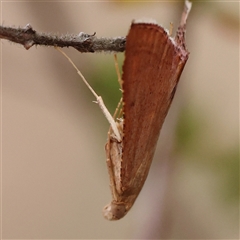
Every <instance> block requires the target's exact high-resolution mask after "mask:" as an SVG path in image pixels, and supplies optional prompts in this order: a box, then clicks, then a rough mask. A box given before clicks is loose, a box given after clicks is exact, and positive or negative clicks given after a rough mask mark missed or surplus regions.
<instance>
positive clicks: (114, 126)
mask: <svg viewBox="0 0 240 240" xmlns="http://www.w3.org/2000/svg"><path fill="white" fill-rule="evenodd" d="M55 49H57V50H58V51H59V52H60V53H62V54H63V56H64V57H66V58H67V60H68V61H69V62H70V63H71V64H72V66H73V67H74V68H75V69H76V70H77V73H78V75H79V76H80V77H81V79H82V80H83V82H84V83H85V84H86V85H87V87H88V88H89V90H90V91H91V92H92V94H93V95H94V96H95V98H96V100H97V103H98V105H99V107H100V109H101V110H102V112H103V114H104V115H105V117H106V118H107V120H108V122H109V123H110V125H111V127H112V130H113V132H114V134H115V135H116V138H117V140H118V141H119V142H120V141H121V140H122V138H121V135H120V133H119V130H118V128H117V124H116V122H115V120H114V119H113V117H112V115H111V114H110V112H109V111H108V109H107V107H106V106H105V104H104V102H103V100H102V97H101V96H98V95H97V94H96V92H95V91H94V90H93V88H92V87H91V86H90V84H89V83H88V82H87V80H86V79H85V77H84V76H83V75H82V73H81V72H80V71H79V69H78V68H77V66H76V65H75V64H74V63H73V61H72V60H71V59H70V57H68V55H67V54H66V53H65V52H63V51H62V50H61V49H60V48H59V47H56V46H55Z"/></svg>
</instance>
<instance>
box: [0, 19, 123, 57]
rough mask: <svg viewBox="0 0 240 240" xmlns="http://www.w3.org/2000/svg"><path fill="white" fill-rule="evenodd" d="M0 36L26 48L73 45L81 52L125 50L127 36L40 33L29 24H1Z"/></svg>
mask: <svg viewBox="0 0 240 240" xmlns="http://www.w3.org/2000/svg"><path fill="white" fill-rule="evenodd" d="M0 38H2V39H7V40H9V41H11V42H15V43H19V44H22V45H23V46H24V47H25V48H26V49H29V48H30V47H32V46H33V45H44V46H58V47H73V48H75V49H77V50H78V51H79V52H92V53H93V52H101V51H104V52H109V51H111V52H123V51H124V50H125V43H126V38H125V37H116V38H97V37H96V36H95V33H94V34H92V35H90V34H86V33H83V32H81V33H79V34H78V35H73V34H66V35H60V36H59V35H53V34H50V33H38V32H36V31H35V30H33V28H32V27H31V25H30V24H27V25H26V26H25V27H24V28H13V27H4V26H0Z"/></svg>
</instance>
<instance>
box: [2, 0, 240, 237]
mask: <svg viewBox="0 0 240 240" xmlns="http://www.w3.org/2000/svg"><path fill="white" fill-rule="evenodd" d="M182 9H183V2H182V1H179V2H171V3H170V2H130V1H129V2H128V1H117V2H116V1H108V2H100V1H99V2H98V1H96V2H70V1H69V2H68V1H65V2H58V1H56V2H50V1H49V2H48V1H46V2H20V1H19V2H17V1H15V2H10V1H9V2H8V1H5V2H2V4H1V23H2V24H3V25H5V26H21V27H24V26H25V25H26V24H27V23H30V24H31V25H32V27H33V29H35V30H36V31H39V32H49V33H59V34H60V33H62V34H65V33H74V34H78V33H79V32H86V33H89V34H92V33H94V32H96V33H97V36H98V37H101V36H102V37H116V36H126V35H127V33H128V30H129V27H130V24H131V21H132V20H133V19H139V18H143V17H149V18H153V19H156V20H157V22H158V23H159V24H161V25H162V26H164V27H165V28H169V24H170V22H173V24H174V32H175V30H176V28H177V26H178V23H179V21H180V18H181V13H182ZM186 43H187V48H188V50H189V51H190V56H189V60H188V62H187V64H186V66H185V69H184V71H183V74H182V76H181V79H180V82H179V85H178V90H177V92H176V95H175V99H174V101H173V104H172V107H171V109H170V111H169V114H168V116H167V118H166V120H165V123H164V126H163V129H162V131H161V135H160V138H159V141H158V147H157V150H156V153H155V156H154V159H153V164H152V167H151V169H150V172H149V176H148V178H147V180H146V183H145V185H144V187H143V190H142V192H141V193H140V195H139V197H138V199H137V201H136V202H135V204H134V206H133V208H132V209H131V211H130V212H129V213H128V214H127V215H126V216H125V217H124V218H123V219H122V220H120V221H116V222H109V221H107V220H105V219H104V218H103V217H102V213H101V211H102V208H103V207H104V206H105V205H106V204H107V203H108V202H109V201H110V200H111V193H110V189H109V177H108V173H107V167H106V164H105V160H106V157H105V151H104V145H105V142H106V139H107V131H108V128H109V124H108V122H107V121H106V119H105V117H104V116H103V114H102V112H101V111H100V109H99V107H98V105H97V104H95V103H93V102H92V101H94V100H95V99H94V97H93V95H92V94H91V93H90V91H89V90H88V89H87V87H86V86H85V85H84V84H83V83H82V81H81V79H80V78H79V77H78V75H77V73H76V71H75V69H73V67H72V66H71V65H70V64H69V62H68V61H67V60H66V59H65V58H64V57H63V56H62V55H61V54H60V53H59V52H58V51H56V50H55V49H54V48H52V47H35V46H34V47H32V48H30V50H28V51H26V50H25V49H24V47H23V46H21V45H17V44H14V43H11V42H8V41H6V40H2V41H1V98H2V104H1V108H2V109H1V114H2V115H1V116H2V118H1V121H2V123H1V124H2V128H1V131H2V134H1V135H2V145H1V147H2V149H1V152H2V158H1V163H2V165H1V167H2V172H1V173H2V176H1V180H2V183H1V184H2V185H1V186H2V219H1V220H2V238H5V239H7V238H11V239H16V238H18V239H20V238H21V239H37V238H38V239H47V238H48V239H161V238H162V239H163V238H164V239H238V237H239V106H238V105H239V98H238V95H239V3H237V2H235V3H233V2H232V3H231V2H214V1H211V2H201V3H200V2H194V3H193V6H192V11H191V13H190V15H189V18H188V22H187V35H186ZM65 52H66V53H67V54H68V55H69V56H70V57H71V58H72V60H73V61H74V62H75V63H76V65H77V66H78V67H79V69H80V70H81V71H82V73H83V74H84V76H85V77H86V79H87V80H88V81H89V83H90V84H91V85H92V86H93V88H94V89H95V90H96V92H97V93H98V94H99V95H100V96H102V97H103V100H104V101H105V104H106V105H107V107H108V108H109V110H110V112H111V113H113V112H114V109H115V107H116V105H117V103H118V101H119V98H120V91H119V86H118V82H117V76H116V72H115V68H114V60H113V55H112V54H106V53H98V54H96V53H94V54H92V53H85V54H81V53H79V52H77V51H76V50H74V49H65ZM118 59H119V64H120V66H122V62H123V60H124V54H118Z"/></svg>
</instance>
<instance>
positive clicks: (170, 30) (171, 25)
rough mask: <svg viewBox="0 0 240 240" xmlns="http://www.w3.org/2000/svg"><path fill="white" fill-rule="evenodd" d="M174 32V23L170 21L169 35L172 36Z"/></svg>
mask: <svg viewBox="0 0 240 240" xmlns="http://www.w3.org/2000/svg"><path fill="white" fill-rule="evenodd" d="M172 34H173V23H172V22H170V26H169V36H170V37H172Z"/></svg>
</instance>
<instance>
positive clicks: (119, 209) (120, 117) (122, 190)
mask: <svg viewBox="0 0 240 240" xmlns="http://www.w3.org/2000/svg"><path fill="white" fill-rule="evenodd" d="M190 9H191V3H190V2H189V1H185V7H184V11H183V14H182V18H181V22H180V26H179V27H178V30H177V33H176V36H175V37H174V38H172V37H171V36H170V35H169V33H168V31H166V30H165V29H164V28H163V27H161V26H159V25H157V24H155V23H143V22H133V23H132V25H131V28H130V30H129V33H128V35H127V42H126V50H125V61H124V65H123V75H122V81H120V85H122V89H123V100H122V99H121V100H120V103H119V106H118V107H117V110H116V112H115V114H114V117H112V116H111V114H110V113H109V111H108V110H107V108H106V107H105V105H104V103H103V100H102V98H101V97H100V96H98V95H97V94H96V93H95V92H94V90H93V89H92V88H91V86H90V85H89V84H88V82H87V81H86V80H85V78H84V76H83V75H82V74H81V72H80V71H79V70H78V69H77V67H76V66H75V65H74V63H73V62H72V61H71V59H70V58H69V57H68V56H67V55H66V54H65V53H64V52H62V51H61V50H60V49H59V48H57V49H58V50H59V51H60V52H62V53H63V54H64V55H65V57H67V59H68V60H69V61H70V62H71V64H72V65H73V66H74V68H75V69H76V70H77V72H78V74H79V75H80V76H81V78H82V79H83V81H84V82H85V84H86V85H87V86H88V88H89V89H90V90H91V92H92V93H93V94H94V96H95V97H96V99H97V103H98V104H99V106H100V108H101V110H102V111H103V113H104V115H105V116H106V118H107V120H108V121H109V123H110V129H109V132H108V142H107V144H106V146H105V150H106V155H107V166H108V172H109V177H110V187H111V192H112V201H111V202H110V203H109V204H108V205H107V206H105V207H104V209H103V215H104V217H105V218H106V219H108V220H118V219H121V218H122V217H124V216H125V215H126V214H127V212H128V211H129V210H130V208H131V207H132V205H133V204H134V202H135V200H136V198H137V196H138V195H139V193H140V191H141V189H142V187H143V185H144V182H145V180H146V178H147V175H148V171H149V168H150V166H151V163H152V159H153V155H154V152H155V148H156V145H157V140H158V137H159V134H160V130H161V128H162V125H163V122H164V119H165V117H166V115H167V113H168V110H169V107H170V105H171V102H172V100H173V97H174V94H175V91H176V87H177V84H178V81H179V78H180V75H181V73H182V71H183V68H184V66H185V64H186V62H187V59H188V54H189V53H188V51H187V50H186V47H185V31H186V20H187V17H188V14H189V11H190ZM119 78H120V77H119ZM121 105H123V106H122V109H120V106H121Z"/></svg>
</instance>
